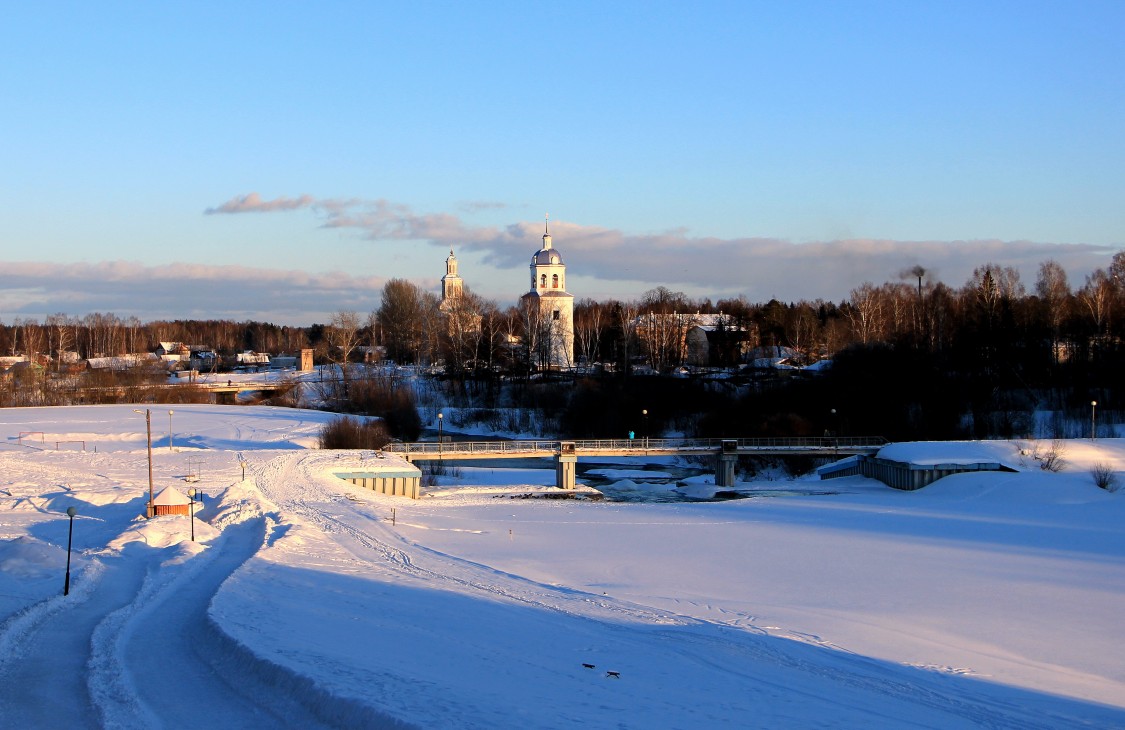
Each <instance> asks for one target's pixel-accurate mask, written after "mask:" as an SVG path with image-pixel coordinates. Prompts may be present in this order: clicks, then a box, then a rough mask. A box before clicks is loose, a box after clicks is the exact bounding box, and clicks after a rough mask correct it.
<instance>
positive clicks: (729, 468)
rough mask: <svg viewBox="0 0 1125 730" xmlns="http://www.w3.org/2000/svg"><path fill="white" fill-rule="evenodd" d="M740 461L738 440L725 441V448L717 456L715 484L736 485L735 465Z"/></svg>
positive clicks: (720, 485) (719, 485) (722, 485)
mask: <svg viewBox="0 0 1125 730" xmlns="http://www.w3.org/2000/svg"><path fill="white" fill-rule="evenodd" d="M737 463H738V442H737V441H730V440H726V441H723V449H722V451H720V452H719V455H718V456H716V457H715V486H716V487H733V486H734V467H735V465H736V464H737Z"/></svg>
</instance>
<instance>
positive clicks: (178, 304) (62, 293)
mask: <svg viewBox="0 0 1125 730" xmlns="http://www.w3.org/2000/svg"><path fill="white" fill-rule="evenodd" d="M385 281H386V279H385V278H383V277H374V276H352V275H350V274H346V273H343V272H321V273H315V274H310V273H307V272H304V271H294V270H284V269H265V268H255V267H247V266H211V265H206V264H187V263H184V264H169V265H163V266H146V265H143V264H139V263H135V262H129V261H105V262H99V263H72V264H54V263H47V262H16V263H6V264H4V266H3V267H0V318H2V319H4V320H10V319H13V318H15V317H35V318H40V319H41V318H42V317H44V316H46V315H47V314H53V313H56V312H64V313H67V314H71V315H74V316H82V315H84V314H87V313H89V312H113V313H114V314H116V315H118V316H122V317H124V316H132V315H135V316H137V317H138V318H140V319H142V320H146V321H148V320H154V319H189V318H198V319H232V320H236V321H241V320H247V319H249V320H260V321H270V322H274V323H276V324H300V325H307V324H311V323H313V322H327V321H328V319H329V317H330V316H331V314H332V313H333V312H336V311H339V310H341V309H353V310H355V311H359V312H368V311H370V310H371V309H373V308H375V307H377V306H378V303H379V296H380V292H381V290H382V287H383V284H384V283H385Z"/></svg>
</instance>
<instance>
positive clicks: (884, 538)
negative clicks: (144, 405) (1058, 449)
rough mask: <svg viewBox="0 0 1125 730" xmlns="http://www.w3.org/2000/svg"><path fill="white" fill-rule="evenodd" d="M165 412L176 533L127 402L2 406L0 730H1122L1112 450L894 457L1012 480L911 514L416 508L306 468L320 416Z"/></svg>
mask: <svg viewBox="0 0 1125 730" xmlns="http://www.w3.org/2000/svg"><path fill="white" fill-rule="evenodd" d="M173 408H174V410H175V413H174V415H173V417H172V427H173V429H174V433H173V442H172V445H173V448H171V449H170V448H169V446H168V440H167V439H168V414H167V409H156V408H154V409H153V410H152V426H153V443H154V449H153V475H154V481H155V487H156V490H157V491H158V492H159V491H160V490H161V489H162V488H163V487H166V486H168V485H170V484H175V485H179V486H180V487H181V488H183V489H184V490H185V491H186V489H187V487H189V486H195V487H196V488H198V489H201V490H202V491H203V493H204V494H205V501H204V503H203V506H202V508H200V509H198V510H197V520H196V523H195V535H196V539H197V542H194V543H193V542H191V541H190V539H189V524H188V518H187V517H172V516H169V517H158V518H155V519H152V520H145V519H143V517H140V515H143V512H144V505H145V501H146V499H147V495H148V476H147V460H146V451H145V419H144V416H143V415H138V414H136V413H134V412H133V408H132V407H130V406H89V407H74V408H59V409H4V410H0V726H3V727H13V728H17V727H18V728H26V727H68V728H70V727H98V726H108V727H160V726H165V727H182V726H197V727H206V728H225V727H231V728H234V727H239V728H241V727H301V728H306V727H380V726H383V727H396V726H400V725H402V726H417V727H521V728H522V727H544V728H557V727H566V726H579V725H581V726H593V727H636V728H665V727H667V728H701V727H707V728H710V727H739V728H742V727H762V728H779V727H826V726H834V727H932V728H949V727H982V726H983V727H1011V728H1036V727H1042V728H1047V727H1052V728H1053V727H1125V662H1123V661H1122V659H1121V647H1122V646H1123V645H1125V628H1123V626H1122V624H1123V619H1122V617H1123V616H1125V490H1122V491H1121V492H1118V493H1115V494H1110V493H1107V492H1106V491H1104V490H1101V489H1098V488H1097V487H1095V486H1094V484H1093V481H1092V479H1091V477H1090V474H1089V470H1090V468H1091V466H1092V465H1093V464H1094V463H1099V462H1101V463H1107V464H1110V465H1111V466H1112V468H1113V469H1115V470H1116V471H1117V472H1118V474H1117V476H1118V479H1119V480H1122V481H1125V473H1123V472H1125V443H1123V442H1121V441H1118V440H1101V441H1097V442H1090V441H1070V442H1066V444H1065V448H1066V452H1065V454H1064V457H1063V458H1064V459H1065V461H1066V462H1067V466H1066V467H1065V468H1064V470H1063V471H1062V472H1061V473H1058V474H1051V473H1047V472H1043V471H1041V470H1039V469H1038V467H1037V464H1036V463H1035V461H1034V460H1033V459H1031V458H1030V457H1029V456H1026V455H1021V453H1020V446H1023V447H1024V450H1025V451H1027V448H1026V445H1015V444H1010V443H1003V442H993V443H987V444H971V443H966V444H939V445H934V444H898V445H894V446H893V447H889V448H891V449H893V450H894V455H895V457H896V458H904V459H910V460H914V461H918V462H926V461H929V462H940V463H946V462H950V461H956V460H964V459H987V460H991V461H1000V462H1003V463H1005V464H1008V465H1010V466H1012V467H1015V468H1017V469H1020V471H1019V472H1017V473H979V474H964V475H959V476H954V477H949V478H947V479H944V480H941V481H939V482H937V483H935V484H933V485H931V486H930V487H927V488H926V489H923V490H920V491H918V492H899V491H895V490H891V489H889V488H887V487H884V486H883V485H882V484H880V483H878V482H874V481H870V480H865V479H861V478H847V479H840V480H832V481H828V482H814V483H807V484H804V485H803V486H804V487H806V488H808V491H829V490H831V491H835V492H837V494H832V495H815V496H814V495H805V496H784V497H761V498H753V499H747V500H738V501H729V502H713V503H678V504H621V503H608V502H591V501H554V500H536V499H511V498H508V497H507V496H506V492H510V491H513V490H510V489H508V490H505V489H486V488H484V487H488V486H490V485H507V486H511V487H517V489H515V490H514V491H515V492H520V491H522V490H520V489H518V487H520V486H521V485H522V484H525V483H527V482H533V483H536V484H539V485H543V484H548V483H550V481H551V478H552V474H551V472H550V471H549V470H544V471H539V470H534V469H522V470H520V471H518V472H508V471H506V470H498V469H497V470H494V469H474V468H472V466H471V465H466V467H465V468H464V469H462V471H461V473H460V476H459V477H458V480H457V481H458V482H459V483H461V484H466V485H469V486H468V487H461V488H458V489H457V490H456V491H451V492H449V493H447V494H446V495H445V496H444V497H442V498H434V497H429V498H424V499H422V500H418V501H410V500H406V499H403V498H393V497H383V496H379V495H375V494H372V493H370V492H367V491H364V490H362V489H359V488H356V487H354V486H352V485H350V484H348V483H346V482H344V481H343V480H340V479H338V478H337V477H335V476H334V474H335V473H336V472H343V471H356V470H360V469H362V462H363V461H364V460H366V459H370V458H371V457H372V455H371V454H370V453H352V452H322V451H316V450H310V449H309V447H310V446H312V445H313V444H314V443H315V437H316V433H317V431H318V429H319V428H320V425H321V424H322V423H323V422H324V421H325V420H327V419H328V418H330V417H331V416H330V415H329V414H323V413H316V412H309V411H295V410H289V409H276V408H265V407H238V406H233V407H221V406H202V405H199V406H194V405H186V406H181V405H178V406H174V407H173ZM24 431H28V432H42V433H41V434H31V435H28V436H25V437H24V438H23V439H22V445H21V444H20V443H19V442H18V441H20V440H19V439H17V436H18V434H19V433H20V432H24ZM82 442H85V444H84V445H85V448H86V450H85V451H82V450H81V448H82V445H83V444H82ZM56 443H57V444H58V445H57V450H56ZM95 449H96V451H95ZM888 453H890V452H888ZM241 463H246V464H247V465H248V466H247V467H246V479H245V480H243V478H242V466H240V464H241ZM544 466H545V469H549V466H550V465H549V463H545V464H544ZM638 466H639V465H637V464H636V463H634V462H629V461H627V460H623V461H622V462H621V463H620V464H619V465H616V466H614V467H613V468H607V469H606V470H605V474H606V475H607V476H611V477H622V478H626V477H629V476H630V475H632V474H633V472H632V471H630V470H634V469H637V468H638ZM649 474H651V473H649ZM186 476H191V477H192V478H193V479H198V481H193V482H191V483H190V484H189V483H187V482H185V481H183V479H184V477H186ZM637 476H639V474H638V475H637ZM473 485H476V486H477V487H480V488H473ZM740 486H741V487H744V488H745V487H749V488H753V487H754V485H740ZM761 486H762V488H763V493H767V492H768V493H776V490H777V489H778V486H779V485H778V482H776V481H772V482H768V483H763V484H762V485H761ZM795 486H796V487H798V488H797V489H795V490H794V491H798V492H799V491H801V487H802V485H801V484H798V485H795ZM68 506H74V507H76V508H77V511H78V515H77V517H76V518H75V520H74V549H75V552H74V558H73V565H72V580H71V592H70V595H69V596H66V597H63V596H62V595H61V592H62V585H63V573H64V570H65V564H66V542H67V527H68V520H67V517H66V514H65V510H66V508H67V507H68Z"/></svg>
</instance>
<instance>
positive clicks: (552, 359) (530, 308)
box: [441, 222, 574, 370]
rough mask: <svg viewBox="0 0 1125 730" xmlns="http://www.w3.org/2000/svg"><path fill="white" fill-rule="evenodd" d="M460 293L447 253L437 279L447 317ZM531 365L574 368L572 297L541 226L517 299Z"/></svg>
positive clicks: (559, 261)
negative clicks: (527, 284) (525, 285)
mask: <svg viewBox="0 0 1125 730" xmlns="http://www.w3.org/2000/svg"><path fill="white" fill-rule="evenodd" d="M463 291H464V289H463V284H462V279H461V276H460V275H459V274H458V273H457V257H456V256H454V255H453V250H452V249H450V251H449V257H448V258H447V259H446V260H445V276H443V277H442V278H441V309H442V311H444V312H446V313H447V314H450V313H451V312H453V311H455V310H456V302H457V300H459V299H460V298H461V296H462V293H463ZM520 309H521V311H523V313H524V318H525V324H526V329H527V332H526V334H525V337H527V338H528V342H527V347H528V349H529V351H530V354H531V360H532V363H531V364H532V365H533V366H535V367H537V368H538V369H540V370H557V369H565V368H570V367H573V366H574V295H573V294H570V293H568V292H567V290H566V264H564V263H563V260H562V255H561V254H560V253H559V250H558V249H557V248H555V247H554V244H553V243H552V241H551V232H550V229H549V228H548V224H547V223H546V222H545V223H544V226H543V247H542V248H540V249H539V250H538V251H536V252H535V255H534V256H532V257H531V290H530V291H528V292H527V293H526V294H524V295H523V296H522V297H520Z"/></svg>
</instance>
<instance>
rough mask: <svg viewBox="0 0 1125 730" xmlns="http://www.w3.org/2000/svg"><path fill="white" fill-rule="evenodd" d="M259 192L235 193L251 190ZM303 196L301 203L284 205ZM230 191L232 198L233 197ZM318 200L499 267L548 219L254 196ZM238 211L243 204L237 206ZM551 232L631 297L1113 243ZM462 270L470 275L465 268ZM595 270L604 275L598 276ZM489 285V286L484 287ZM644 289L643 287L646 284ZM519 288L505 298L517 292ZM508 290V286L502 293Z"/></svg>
mask: <svg viewBox="0 0 1125 730" xmlns="http://www.w3.org/2000/svg"><path fill="white" fill-rule="evenodd" d="M253 195H254V194H253V193H251V194H250V195H246V196H240V197H236V198H234V199H233V200H234V201H243V200H249V199H250V198H251V197H252V196H253ZM296 200H301V201H305V202H303V203H301V204H300V205H299V206H291V207H289V208H286V207H285V205H286V204H289V203H291V202H294V201H296ZM230 202H231V201H228V203H227V204H224V205H228V204H229V203H230ZM298 207H307V208H310V209H312V210H314V211H316V213H317V214H318V215H319V217H320V218H321V223H320V225H321V226H322V227H324V228H333V229H350V230H354V231H356V232H357V233H358V234H359V235H360V236H361V237H363V238H365V239H369V240H372V241H383V242H396V241H424V242H428V243H431V244H434V245H436V246H440V247H442V248H447V247H450V246H455V247H457V249H458V251H465V252H466V253H472V254H475V256H476V257H477V260H478V261H479V262H481V263H483V264H485V265H487V266H489V267H491V268H492V269H493V272H492V274H491V276H490V275H489V274H488V273H486V272H480V275H481V279H482V280H484V279H492V280H493V281H496V280H498V279H500V278H501V277H500V274H499V272H510V271H514V270H521V272H520V276H519V279H520V280H522V279H523V276H522V268H523V267H524V266H526V265H527V261H528V256H529V255H530V254H531V253H532V252H534V250H535V249H537V248H538V246H539V239H540V236H541V235H542V233H543V223H542V222H540V221H533V222H532V221H521V222H515V223H511V224H508V225H506V226H503V227H495V226H493V227H487V226H470V225H468V224H466V223H465V222H464V221H463V220H462V219H461V218H460V217H459V216H457V215H455V214H452V213H429V214H419V213H416V212H414V210H413V209H412V208H411V207H410V206H407V205H403V204H398V203H394V202H391V201H388V200H384V199H378V200H360V199H350V200H332V199H323V200H322V199H309V196H302V197H301V198H299V199H289V198H279V199H277V200H273V201H261V200H258V201H257V206H256V207H255V206H246V210H258V209H267V208H268V209H269V210H275V211H281V210H293V209H296V208H298ZM240 212H241V211H240ZM550 227H551V234H552V236H553V238H554V242H555V245H556V247H558V248H559V250H560V252H561V253H562V254H563V257H564V259H565V260H566V262H567V264H568V267H569V269H568V273H569V279H570V286H569V287H568V288H569V289H570V290H571V291H572V292H573V293H575V294H576V295H578V296H584V293H583V291H582V282H584V281H585V282H588V283H587V286H586V289H587V290H595V289H597V290H601V291H613V290H614V289H615V286H614V285H615V284H617V285H620V294H619V296H620V297H622V298H629V297H631V296H636V295H637V294H638V293H639V292H640V291H643V290H644V289H647V288H652V287H655V286H659V285H663V286H669V287H673V288H677V289H682V290H684V291H686V292H688V293H690V294H691V295H692V296H696V297H704V296H707V297H711V298H713V299H714V298H718V297H724V296H731V295H736V294H744V295H746V296H747V298H749V299H751V300H754V301H765V300H767V299H770V298H779V299H783V300H787V301H794V300H797V299H817V298H823V299H830V300H835V299H842V298H844V297H846V296H847V294H848V292H849V291H851V289H853V288H855V287H856V286H858V285H860V284H862V283H863V282H865V281H871V282H875V283H881V282H884V281H893V280H896V279H898V277H899V273H900V272H901V271H903V270H904V269H907V268H910V267H912V266H914V265H921V266H923V267H925V268H926V269H928V270H931V271H935V272H940V280H941V281H944V283H946V284H948V285H950V286H953V287H958V286H960V285H961V284H963V283H964V282H965V281H966V280H967V279H968V277H969V275H970V274H971V273H972V270H973V268H974V267H976V266H979V265H981V264H983V263H985V262H988V261H994V262H996V263H999V264H1002V265H1005V266H1013V267H1015V268H1016V269H1017V270H1019V271H1020V272H1021V274H1022V275H1023V277H1024V278H1025V279H1026V280H1027V282H1028V283H1029V284H1030V283H1031V282H1032V281H1033V280H1034V277H1035V275H1036V270H1037V268H1038V266H1039V264H1040V263H1041V262H1042V261H1044V260H1046V259H1055V260H1057V261H1058V262H1059V263H1060V264H1062V266H1063V267H1064V268H1065V269H1066V270H1067V272H1068V273H1069V274H1070V276H1071V280H1072V281H1080V280H1081V278H1082V277H1083V276H1084V275H1085V274H1087V273H1089V272H1090V271H1092V270H1093V269H1095V268H1097V267H1099V266H1106V265H1108V263H1109V259H1110V258H1111V256H1112V255H1113V253H1114V252H1115V251H1116V250H1117V249H1116V248H1115V247H1110V246H1100V245H1092V244H1059V243H1035V242H1031V241H999V240H979V241H896V240H886V239H859V238H853V239H842V240H831V241H814V242H803V243H793V242H791V241H787V240H784V239H778V238H765V237H758V238H736V239H722V238H714V237H697V236H691V235H690V234H689V232H688V231H687V230H685V229H674V230H669V231H665V232H663V233H656V234H645V235H637V234H629V233H626V232H624V231H621V230H618V229H613V228H604V227H599V226H590V225H581V224H577V223H571V222H567V221H559V220H552V221H551V224H550ZM462 275H470V276H471V274H470V272H469V271H467V270H466V271H463V272H462ZM594 280H599V281H597V282H595V281H594ZM476 288H477V290H478V291H481V292H482V293H487V292H488V290H489V287H488V286H478V287H476ZM638 288H639V290H638ZM517 295H518V292H512V293H511V294H509V295H508V296H510V297H511V298H513V299H514V298H515V296H517ZM496 296H498V298H500V299H505V298H506V297H505V296H504V295H503V294H500V295H496Z"/></svg>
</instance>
